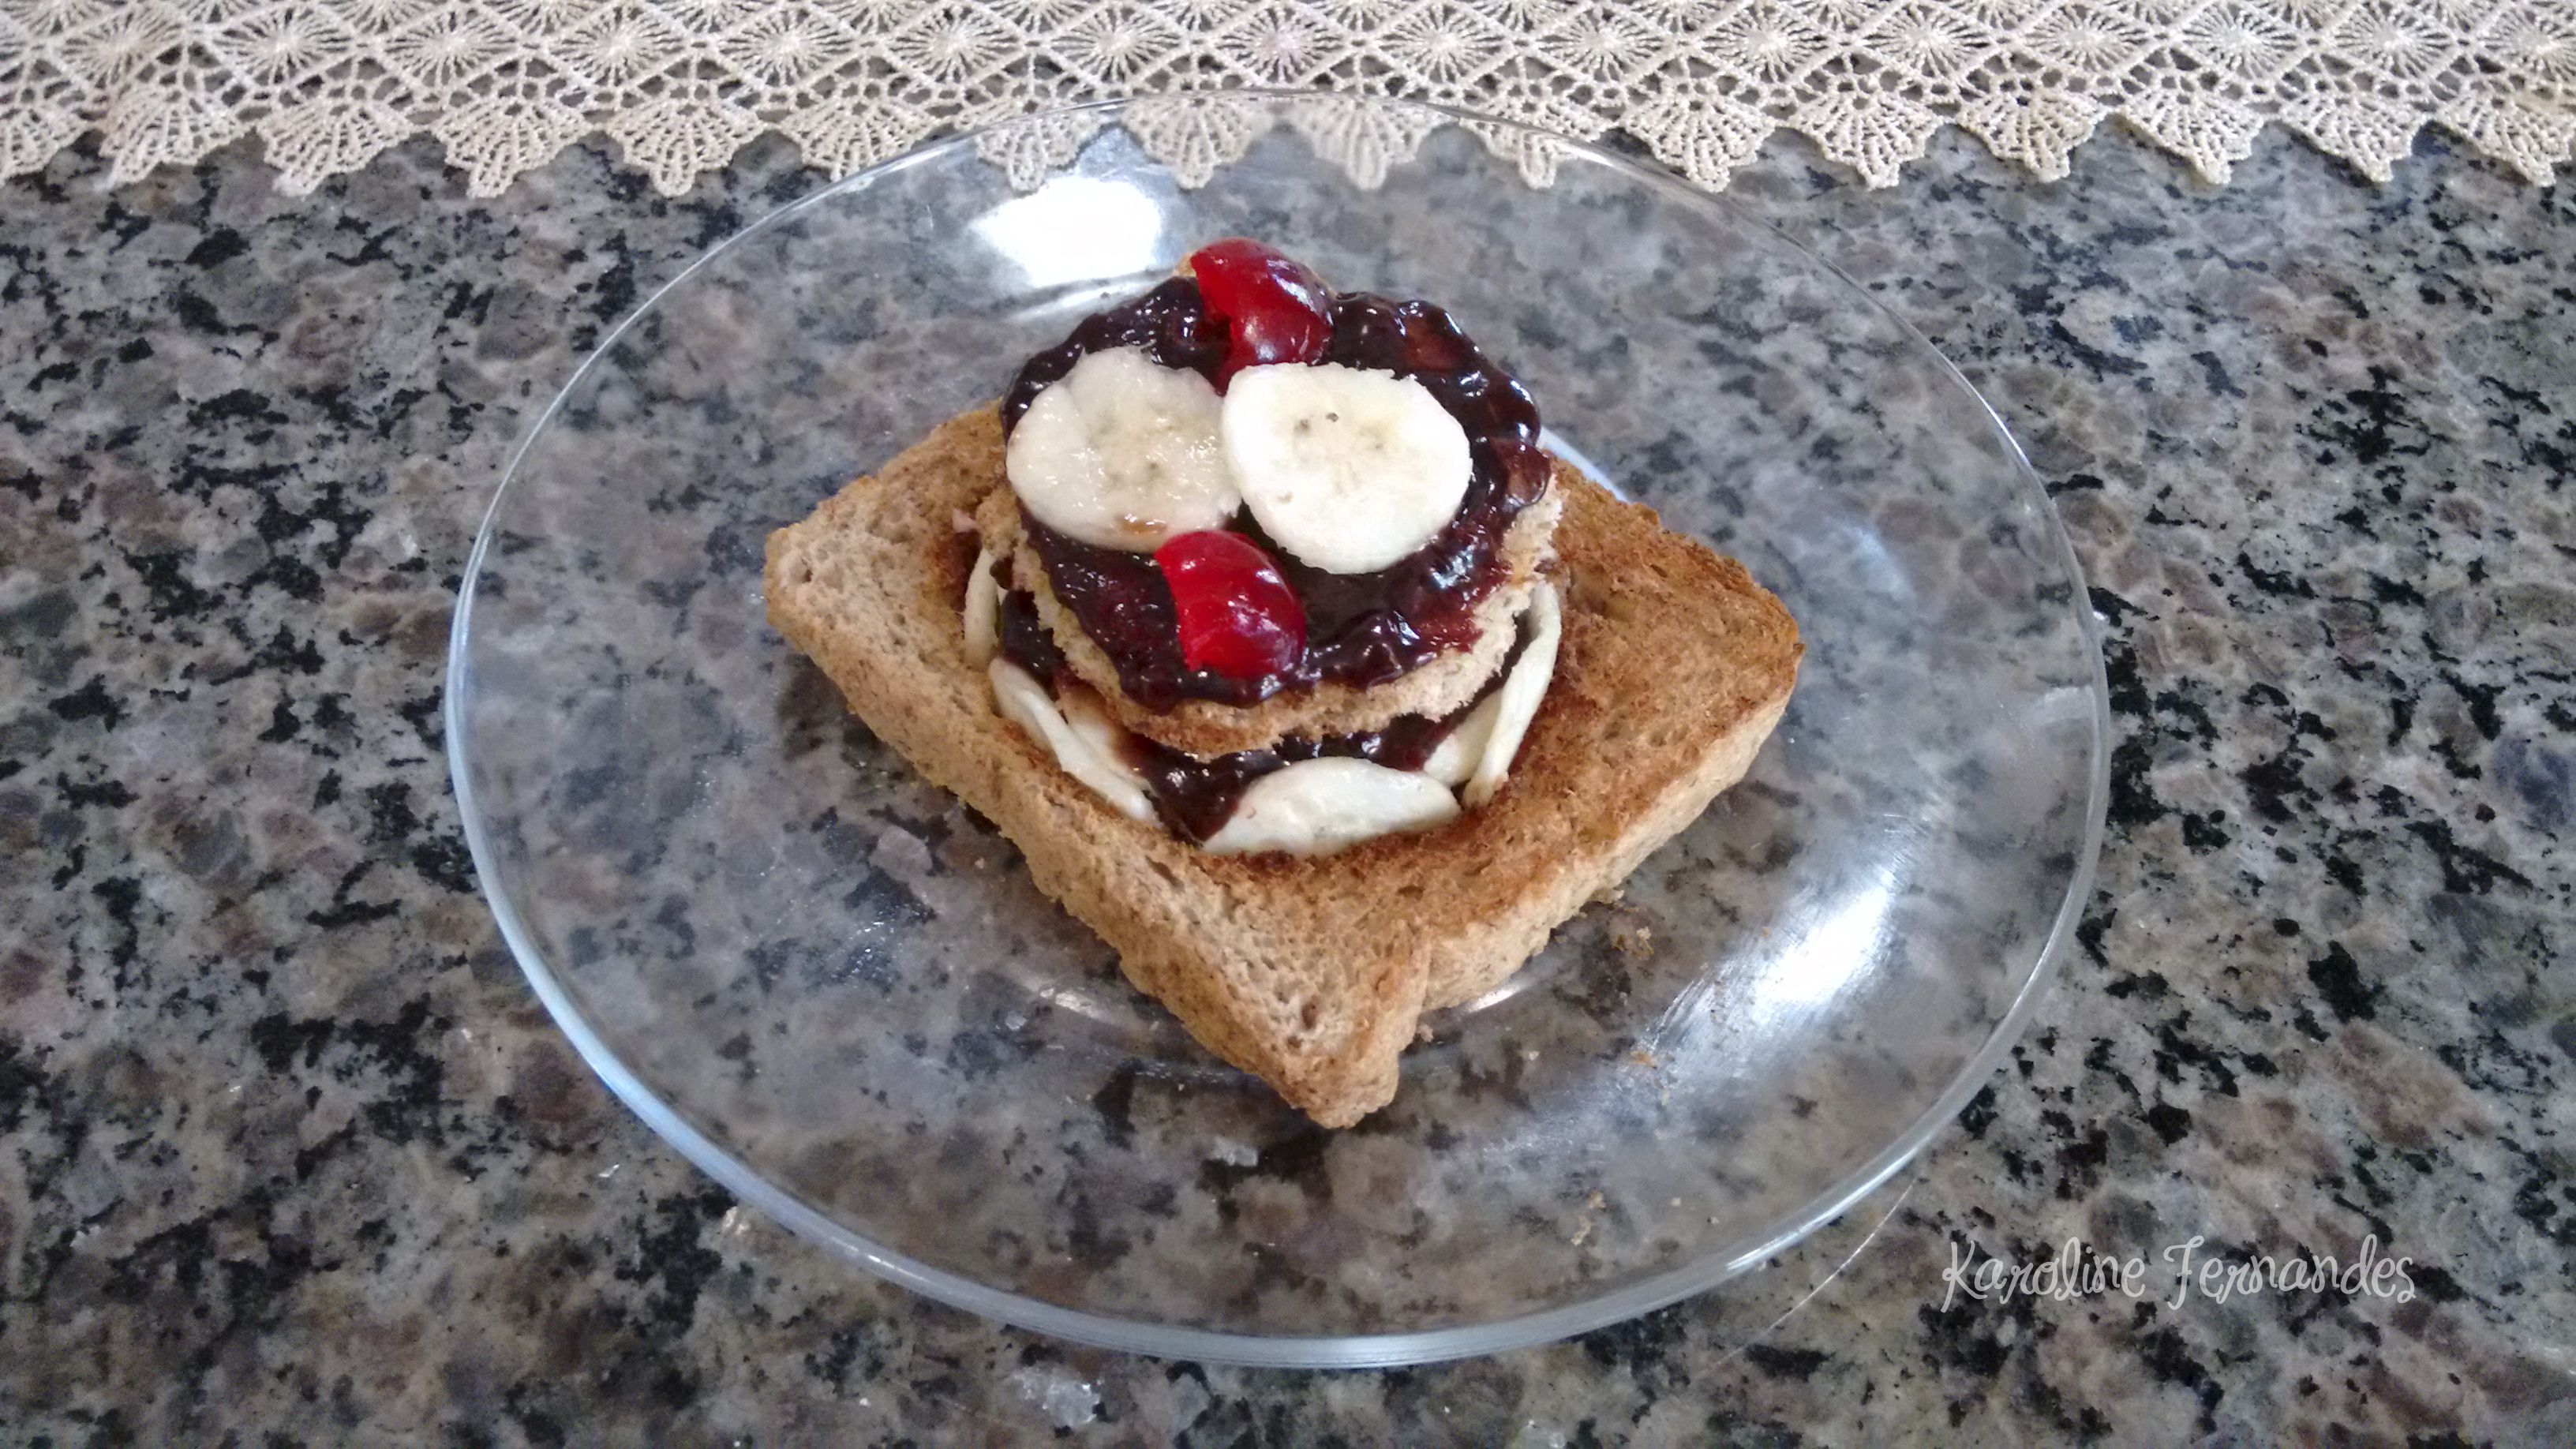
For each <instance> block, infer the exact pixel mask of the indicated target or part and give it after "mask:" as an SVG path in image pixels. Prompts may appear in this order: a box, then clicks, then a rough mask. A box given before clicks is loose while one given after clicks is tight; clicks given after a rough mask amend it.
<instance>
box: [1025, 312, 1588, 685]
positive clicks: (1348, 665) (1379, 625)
mask: <svg viewBox="0 0 2576 1449" xmlns="http://www.w3.org/2000/svg"><path fill="white" fill-rule="evenodd" d="M1332 314H1333V337H1332V342H1331V344H1330V345H1329V346H1328V347H1327V348H1326V350H1325V353H1324V356H1323V359H1322V360H1324V361H1326V362H1338V363H1341V364H1343V365H1344V366H1348V367H1368V368H1379V369H1384V370H1386V371H1391V372H1394V373H1397V374H1399V375H1401V376H1405V377H1411V378H1415V379H1417V380H1419V381H1420V382H1421V383H1422V385H1423V387H1424V389H1425V390H1427V391H1428V392H1429V393H1430V394H1431V395H1432V397H1434V398H1435V399H1437V400H1438V401H1439V403H1440V405H1441V406H1442V407H1443V408H1445V409H1447V410H1448V412H1449V415H1450V416H1451V417H1453V418H1456V419H1457V420H1458V425H1459V427H1460V428H1461V429H1463V430H1464V431H1465V432H1466V434H1467V442H1468V449H1469V454H1470V457H1471V458H1472V459H1473V471H1472V472H1471V473H1470V475H1469V477H1468V482H1467V493H1466V497H1465V499H1464V500H1463V501H1462V502H1461V503H1460V504H1459V506H1458V512H1457V514H1456V516H1455V517H1453V518H1451V519H1450V520H1449V522H1448V525H1447V526H1446V527H1444V528H1442V529H1441V531H1440V532H1439V534H1438V535H1437V536H1435V537H1434V538H1433V539H1432V540H1431V542H1429V543H1427V544H1425V545H1423V546H1422V547H1421V548H1420V549H1419V550H1417V551H1415V552H1414V553H1412V554H1411V555H1409V556H1407V557H1405V558H1403V559H1401V560H1398V561H1397V562H1396V563H1394V564H1392V565H1390V566H1388V567H1386V568H1384V569H1380V570H1378V571H1377V572H1375V573H1367V574H1332V573H1326V572H1324V571H1323V570H1321V569H1317V568H1310V567H1308V566H1306V565H1305V564H1302V563H1299V562H1298V561H1297V560H1296V559H1295V558H1293V557H1291V556H1289V555H1288V553H1287V552H1286V550H1284V549H1281V548H1279V547H1278V546H1277V545H1276V544H1275V543H1273V542H1272V541H1271V540H1270V539H1269V538H1268V537H1267V536H1266V535H1264V534H1263V533H1262V532H1261V530H1260V528H1259V527H1258V526H1257V525H1255V524H1254V523H1253V521H1252V518H1251V516H1250V514H1248V513H1247V514H1243V515H1240V516H1238V517H1237V518H1236V520H1235V521H1234V524H1233V525H1232V526H1233V527H1234V528H1235V529H1237V530H1238V531H1240V532H1242V533H1244V534H1246V535H1248V536H1249V537H1251V538H1252V539H1253V540H1254V541H1255V542H1257V543H1259V544H1260V545H1261V546H1262V547H1263V548H1265V549H1267V550H1268V551H1269V552H1270V554H1271V556H1272V557H1274V558H1276V559H1277V560H1278V561H1279V567H1280V572H1281V573H1282V574H1284V575H1285V576H1286V577H1287V580H1288V584H1289V587H1290V588H1292V589H1294V590H1295V591H1296V594H1297V597H1298V599H1299V601H1300V602H1302V603H1303V604H1304V605H1305V608H1306V650H1305V653H1304V655H1303V656H1302V657H1301V658H1299V659H1298V660H1297V661H1296V662H1295V663H1294V664H1291V665H1289V666H1288V667H1287V668H1285V669H1281V670H1278V671H1276V672H1274V673H1270V674H1263V675H1258V676H1255V677H1252V678H1236V677H1232V676H1228V675H1223V674H1218V673H1215V672H1214V671H1211V670H1193V669H1190V668H1188V667H1186V666H1185V665H1184V664H1183V663H1182V661H1181V646H1180V636H1179V633H1178V630H1177V626H1176V624H1175V621H1174V617H1173V613H1172V595H1171V590H1170V589H1169V587H1167V586H1166V584H1165V583H1164V581H1163V575H1162V571H1161V570H1160V569H1158V568H1156V567H1155V564H1154V558H1153V555H1151V554H1143V553H1128V552H1125V551H1122V550H1119V549H1108V548H1099V547H1096V546H1094V545H1091V544H1087V543H1083V542H1081V541H1079V540H1077V539H1072V538H1067V537H1065V536H1064V535H1063V534H1060V533H1057V532H1055V531H1053V530H1052V529H1049V528H1046V527H1045V526H1043V525H1041V524H1040V523H1038V522H1037V520H1036V519H1034V518H1031V517H1029V516H1028V514H1027V512H1026V510H1022V513H1021V517H1022V520H1023V522H1024V523H1025V525H1026V527H1027V529H1028V532H1029V538H1030V541H1031V542H1032V543H1033V544H1034V545H1035V546H1036V548H1037V554H1038V558H1039V560H1040V561H1041V562H1042V563H1044V564H1045V566H1046V571H1047V581H1048V583H1049V584H1051V585H1052V586H1053V587H1054V589H1055V595H1056V597H1057V598H1058V599H1059V600H1061V601H1062V602H1063V604H1064V606H1065V608H1066V609H1067V610H1068V611H1070V612H1071V613H1072V615H1073V617H1074V618H1075V620H1076V621H1078V622H1079V623H1080V624H1081V625H1082V628H1083V631H1084V632H1085V633H1087V634H1089V635H1090V636H1091V637H1092V639H1093V640H1094V641H1095V642H1096V643H1098V644H1099V645H1100V648H1101V651H1102V652H1103V653H1105V654H1107V655H1108V656H1109V658H1110V661H1111V662H1112V663H1113V664H1115V665H1116V666H1117V668H1118V683H1119V686H1120V687H1121V688H1122V689H1123V690H1125V691H1126V694H1127V697H1128V698H1130V699H1132V700H1134V701H1136V703H1138V704H1139V705H1141V706H1143V707H1144V708H1146V709H1150V710H1157V711H1159V710H1167V709H1170V708H1172V707H1173V706H1174V705H1176V704H1179V703H1180V702H1182V701H1183V700H1190V699H1204V700H1211V701H1214V702H1216V703H1219V704H1229V705H1249V704H1258V703H1260V702H1261V701H1263V700H1265V699H1268V698H1270V697H1271V696H1273V695H1275V694H1278V693H1280V692H1281V691H1283V690H1289V689H1304V688H1311V687H1312V686H1314V685H1316V684H1320V683H1324V682H1327V681H1329V682H1332V683H1336V684H1344V685H1348V686H1350V687H1351V688H1354V689H1369V688H1373V687H1375V686H1377V685H1381V684H1385V683H1387V682H1388V681H1390V680H1393V679H1397V678H1400V677H1402V676H1403V675H1405V674H1407V673H1409V672H1411V671H1412V670H1415V669H1418V668H1420V667H1422V666H1423V665H1424V664H1427V663H1429V662H1430V661H1431V660H1432V659H1434V658H1436V657H1438V656H1439V655H1440V654H1442V653H1444V652H1447V651H1449V650H1454V649H1462V648H1465V647H1467V646H1468V645H1470V644H1473V643H1474V642H1475V638H1476V621H1475V614H1476V606H1477V605H1478V604H1480V603H1482V602H1483V601H1484V599H1485V596H1486V595H1487V594H1490V593H1492V592H1493V590H1494V587H1495V586H1496V585H1497V584H1499V583H1500V582H1501V581H1502V577H1503V567H1502V547H1501V545H1502V537H1503V533H1504V531H1505V530H1506V529H1508V528H1510V527H1511V522H1512V519H1513V518H1515V517H1516V516H1518V515H1519V513H1520V511H1521V510H1522V509H1523V508H1526V507H1528V506H1529V505H1530V504H1531V503H1533V502H1535V501H1537V499H1538V498H1539V497H1540V496H1541V495H1542V494H1544V493H1545V492H1546V491H1547V482H1548V467H1549V465H1548V460H1547V455H1546V453H1545V452H1544V451H1542V450H1541V449H1540V448H1539V445H1538V431H1539V420H1538V405H1537V404H1536V403H1534V402H1532V401H1531V400H1530V395H1529V392H1528V390H1527V389H1525V388H1523V387H1522V386H1521V385H1520V383H1518V382H1517V381H1515V380H1514V379H1513V378H1512V376H1511V374H1509V373H1507V372H1505V371H1503V370H1502V369H1501V368H1499V367H1497V366H1495V365H1494V364H1493V363H1492V362H1490V361H1488V360H1487V359H1486V357H1485V355H1484V354H1483V353H1482V352H1480V351H1478V350H1477V348H1476V344H1475V343H1474V342H1472V341H1470V340H1469V339H1468V337H1467V335H1466V334H1465V333H1464V332H1461V331H1460V330H1459V329H1458V324H1457V323H1455V322H1453V321H1451V320H1450V317H1449V314H1448V313H1446V312H1444V311H1442V310H1441V309H1440V308H1438V307H1435V306H1433V305H1431V304H1430V303H1428V302H1394V301H1390V300H1388V299H1387V298H1384V297H1380V296H1375V295H1373V294H1371V293H1367V292H1344V293H1340V294H1337V295H1336V296H1335V297H1334V298H1333V304H1332ZM1225 340H1226V332H1225V323H1224V322H1222V321H1221V320H1217V319H1213V318H1210V317H1209V316H1208V315H1207V314H1206V311H1205V310H1204V308H1203V307H1202V306H1201V304H1200V300H1199V293H1198V285H1197V284H1196V283H1194V282H1192V281H1190V280H1189V279H1187V278H1174V279H1173V280H1171V281H1168V282H1165V283H1163V284H1162V285H1161V286H1159V287H1156V288H1155V289H1154V290H1152V291H1150V292H1147V293H1146V294H1145V295H1144V296H1142V297H1138V298H1136V299H1135V300H1134V301H1131V302H1127V303H1124V304H1122V305H1120V306H1117V307H1112V308H1110V309H1109V310H1108V311H1105V312H1101V313H1098V314H1095V315H1093V316H1091V317H1089V318H1086V319H1084V321H1083V322H1082V324H1081V325H1080V326H1078V327H1076V328H1074V330H1073V335H1072V336H1070V337H1067V338H1066V339H1065V340H1064V342H1063V343H1061V344H1060V345H1058V346H1055V347H1052V348H1049V349H1048V350H1046V351H1044V352H1041V353H1039V354H1038V355H1037V356H1035V357H1032V358H1030V359H1029V360H1028V362H1027V364H1026V365H1025V366H1023V367H1022V368H1021V369H1020V373H1019V376H1018V377H1017V378H1015V379H1014V380H1013V381H1012V383H1011V389H1010V391H1009V392H1008V393H1006V394H1005V395H1004V396H1003V399H1002V425H1003V427H1004V428H1006V429H1007V428H1009V427H1011V426H1013V425H1015V424H1017V423H1018V422H1019V419H1020V415H1021V414H1022V413H1024V412H1026V411H1028V406H1029V403H1030V401H1031V400H1033V399H1034V398H1036V396H1037V395H1038V393H1039V392H1040V391H1041V390H1043V389H1044V388H1045V387H1046V386H1047V385H1048V384H1050V383H1052V382H1054V381H1056V380H1057V379H1059V378H1061V377H1063V376H1064V375H1065V374H1066V373H1068V372H1070V371H1072V370H1073V365H1074V363H1075V362H1077V361H1079V360H1081V358H1082V356H1083V355H1084V354H1085V353H1088V352H1095V351H1100V350H1102V349H1105V348H1111V347H1126V346H1135V347H1142V348H1144V349H1145V351H1146V352H1147V353H1148V355H1150V356H1152V357H1153V359H1154V360H1155V361H1156V362H1158V363H1160V364H1161V365H1163V366H1165V367H1185V368H1189V369H1191V370H1192V371H1195V372H1198V373H1200V374H1202V375H1204V376H1206V377H1208V378H1210V379H1214V378H1215V376H1216V372H1217V368H1218V365H1219V363H1221V362H1222V361H1223V359H1224V355H1225Z"/></svg>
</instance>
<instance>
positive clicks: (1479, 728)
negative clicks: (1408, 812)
mask: <svg viewBox="0 0 2576 1449" xmlns="http://www.w3.org/2000/svg"><path fill="white" fill-rule="evenodd" d="M1502 712H1503V692H1502V691H1501V690H1500V689H1497V690H1495V691H1494V692H1493V693H1491V694H1489V695H1486V696H1485V699H1484V702H1483V703H1481V704H1479V705H1477V706H1476V707H1475V708H1474V709H1471V710H1469V711H1467V717H1466V718H1465V719H1462V720H1460V721H1458V723H1457V725H1456V727H1454V728H1452V729H1451V730H1450V731H1449V733H1448V734H1447V735H1446V736H1444V737H1443V738H1442V739H1441V741H1440V743H1439V745H1438V746H1437V747H1435V748H1434V749H1433V750H1432V751H1431V758H1430V759H1427V760H1425V761H1423V762H1422V773H1424V774H1426V775H1429V776H1430V777H1431V778H1432V779H1435V780H1437V781H1439V782H1440V783H1441V784H1443V785H1450V786H1457V785H1464V784H1466V783H1467V777H1468V776H1470V775H1473V774H1475V773H1476V762H1477V761H1478V760H1481V759H1483V758H1484V757H1485V741H1487V740H1489V739H1492V738H1493V737H1494V717H1495V716H1496V715H1498V714H1501V713H1502Z"/></svg>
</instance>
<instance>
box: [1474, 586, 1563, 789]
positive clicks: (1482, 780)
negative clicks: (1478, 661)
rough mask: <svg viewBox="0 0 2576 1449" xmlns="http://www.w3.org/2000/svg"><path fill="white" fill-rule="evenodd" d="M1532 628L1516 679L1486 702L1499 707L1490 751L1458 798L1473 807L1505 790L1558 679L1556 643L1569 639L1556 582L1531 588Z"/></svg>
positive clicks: (1515, 671) (1487, 742)
mask: <svg viewBox="0 0 2576 1449" xmlns="http://www.w3.org/2000/svg"><path fill="white" fill-rule="evenodd" d="M1529 628H1530V641H1529V647H1528V648H1526V649H1523V650H1522V651H1521V658H1520V662H1519V663H1517V664H1515V665H1513V666H1512V675H1511V678H1509V679H1506V680H1504V681H1503V687H1502V688H1500V689H1497V690H1495V691H1494V696H1493V698H1492V699H1489V700H1487V701H1486V703H1487V704H1490V705H1493V706H1494V722H1493V728H1492V730H1491V731H1490V732H1489V733H1488V734H1487V735H1486V736H1485V750H1484V754H1483V755H1482V756H1480V757H1479V758H1478V759H1477V761H1476V772H1475V773H1474V774H1472V775H1470V776H1468V777H1467V784H1466V787H1465V788H1464V789H1462V790H1460V791H1459V792H1458V798H1459V799H1461V800H1463V801H1465V802H1466V803H1467V808H1468V809H1470V810H1473V809H1475V808H1477V807H1479V806H1481V805H1483V804H1484V803H1485V802H1486V801H1488V800H1491V799H1493V798H1494V792H1495V791H1497V790H1499V789H1501V788H1503V779H1504V777H1505V776H1507V775H1509V774H1510V773H1511V769H1512V757H1513V756H1514V755H1517V754H1519V753H1520V752H1521V736H1522V735H1524V734H1527V733H1528V732H1529V726H1530V718H1531V717H1532V716H1533V715H1536V714H1537V713H1538V702H1539V700H1540V699H1541V698H1543V697H1545V695H1546V694H1547V684H1548V681H1549V680H1550V679H1553V678H1555V677H1556V645H1557V641H1558V640H1559V639H1560V638H1561V637H1563V634H1564V629H1565V620H1564V615H1563V614H1562V613H1560V612H1559V611H1558V606H1557V601H1556V585H1554V584H1552V583H1549V582H1548V581H1547V580H1545V579H1541V580H1539V581H1538V586H1537V587H1536V588H1533V589H1531V590H1530V603H1529ZM1479 708H1480V709H1481V708H1482V707H1481V706H1479ZM1469 718H1473V716H1469Z"/></svg>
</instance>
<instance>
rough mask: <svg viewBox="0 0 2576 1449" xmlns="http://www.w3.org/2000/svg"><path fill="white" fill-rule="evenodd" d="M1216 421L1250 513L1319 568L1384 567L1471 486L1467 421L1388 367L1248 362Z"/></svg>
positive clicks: (1443, 519) (1428, 533)
mask: <svg viewBox="0 0 2576 1449" xmlns="http://www.w3.org/2000/svg"><path fill="white" fill-rule="evenodd" d="M1021 426H1022V427H1026V426H1027V424H1026V423H1023V424H1021ZM1222 430H1223V434H1224V438H1225V457H1226V461H1227V462H1228V463H1230V464H1231V465H1233V469H1234V479H1235V483H1236V486H1237V487H1239V488H1241V489H1242V491H1243V501H1244V502H1245V503H1247V504H1249V505H1251V508H1252V516H1253V517H1254V518H1256V519H1258V520H1260V523H1261V526H1262V528H1263V529H1264V530H1265V531H1266V532H1268V533H1269V535H1270V536H1271V538H1273V539H1275V540H1277V541H1278V544H1279V546H1280V547H1282V548H1284V549H1286V550H1288V552H1290V553H1292V554H1294V555H1296V556H1297V557H1298V558H1299V559H1301V560H1303V561H1304V562H1305V563H1307V564H1309V565H1311V566H1313V567H1315V568H1319V569H1322V570H1323V571H1324V572H1326V573H1333V574H1364V573H1373V572H1375V571H1376V570H1378V569H1382V568H1385V567H1386V566H1387V565H1389V564H1392V563H1394V562H1395V561H1396V560H1398V559H1400V558H1402V557H1404V556H1405V555H1406V554H1409V553H1411V552H1413V551H1414V550H1415V549H1418V548H1420V547H1422V546H1423V545H1424V544H1426V543H1429V542H1430V541H1431V538H1432V535H1434V534H1436V533H1438V532H1439V531H1440V528H1441V525H1443V524H1445V523H1447V522H1448V521H1449V520H1450V518H1451V517H1452V516H1453V515H1455V514H1456V513H1457V512H1458V504H1459V501H1460V500H1461V499H1463V498H1465V497H1466V496H1467V474H1468V468H1469V462H1468V456H1467V434H1466V431H1465V430H1464V429H1462V428H1460V427H1459V426H1458V420H1457V419H1455V418H1453V417H1451V416H1449V413H1448V410H1447V409H1445V408H1443V407H1441V406H1440V403H1439V401H1438V400H1437V399H1435V398H1433V397H1432V396H1431V393H1430V391H1429V390H1428V389H1426V388H1424V387H1423V385H1422V384H1421V383H1418V382H1416V381H1414V380H1413V379H1412V378H1409V377H1398V376H1396V375H1395V374H1394V373H1391V372H1379V371H1375V370H1372V369H1366V368H1357V367H1344V366H1342V365H1341V364H1339V363H1335V362H1323V363H1314V364H1306V363H1284V364H1279V365H1274V366H1269V367H1247V368H1245V369H1244V370H1243V371H1241V372H1238V373H1236V374H1235V375H1234V380H1233V381H1232V382H1230V383H1228V384H1227V385H1226V391H1225V404H1224V424H1223V429H1222Z"/></svg>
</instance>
